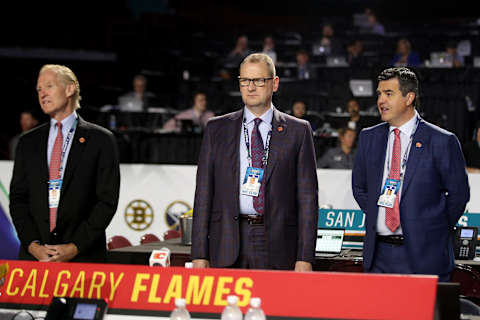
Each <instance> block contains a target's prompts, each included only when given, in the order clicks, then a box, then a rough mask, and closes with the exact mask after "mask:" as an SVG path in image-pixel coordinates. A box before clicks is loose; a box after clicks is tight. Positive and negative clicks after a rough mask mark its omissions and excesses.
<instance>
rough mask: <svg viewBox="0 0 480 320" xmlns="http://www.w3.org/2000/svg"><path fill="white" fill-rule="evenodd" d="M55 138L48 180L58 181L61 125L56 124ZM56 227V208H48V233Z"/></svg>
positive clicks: (61, 137) (61, 135)
mask: <svg viewBox="0 0 480 320" xmlns="http://www.w3.org/2000/svg"><path fill="white" fill-rule="evenodd" d="M56 125H57V138H56V139H55V144H54V145H53V149H52V155H51V157H50V168H49V170H48V172H49V178H50V180H56V179H60V161H61V159H62V146H63V134H62V123H61V122H60V121H59V122H57V124H56ZM56 225H57V208H50V232H52V230H53V229H55V226H56Z"/></svg>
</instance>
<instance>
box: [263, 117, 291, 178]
mask: <svg viewBox="0 0 480 320" xmlns="http://www.w3.org/2000/svg"><path fill="white" fill-rule="evenodd" d="M286 134H287V123H286V121H285V117H283V116H282V115H281V113H280V112H279V111H278V110H277V109H276V108H273V119H272V137H271V139H270V150H269V153H268V163H267V168H266V169H265V184H267V183H268V180H269V179H270V177H271V176H272V172H273V170H274V169H275V165H276V164H277V160H278V158H279V156H280V152H281V150H282V146H283V145H284V141H285V137H286Z"/></svg>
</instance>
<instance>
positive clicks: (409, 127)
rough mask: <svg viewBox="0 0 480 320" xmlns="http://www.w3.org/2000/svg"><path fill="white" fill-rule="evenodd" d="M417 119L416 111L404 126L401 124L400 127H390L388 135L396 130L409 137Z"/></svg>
mask: <svg viewBox="0 0 480 320" xmlns="http://www.w3.org/2000/svg"><path fill="white" fill-rule="evenodd" d="M417 119H418V113H417V110H415V115H414V116H413V117H412V119H410V120H408V121H407V122H405V123H404V124H402V125H401V126H400V127H394V126H390V131H389V132H390V133H392V131H393V130H394V129H396V128H398V129H399V130H400V132H401V133H403V134H406V135H407V137H410V135H411V134H412V132H413V129H414V128H415V123H416V122H417Z"/></svg>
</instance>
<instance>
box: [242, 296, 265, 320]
mask: <svg viewBox="0 0 480 320" xmlns="http://www.w3.org/2000/svg"><path fill="white" fill-rule="evenodd" d="M261 304H262V300H261V299H260V298H251V299H250V308H249V309H248V311H247V313H246V314H245V320H265V319H266V318H265V313H263V310H262V308H260V305H261Z"/></svg>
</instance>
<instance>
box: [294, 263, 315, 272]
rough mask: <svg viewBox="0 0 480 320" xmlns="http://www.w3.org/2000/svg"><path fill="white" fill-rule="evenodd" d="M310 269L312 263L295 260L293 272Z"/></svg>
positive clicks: (308, 270)
mask: <svg viewBox="0 0 480 320" xmlns="http://www.w3.org/2000/svg"><path fill="white" fill-rule="evenodd" d="M310 271H312V264H311V263H310V262H306V261H297V262H295V272H310Z"/></svg>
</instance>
